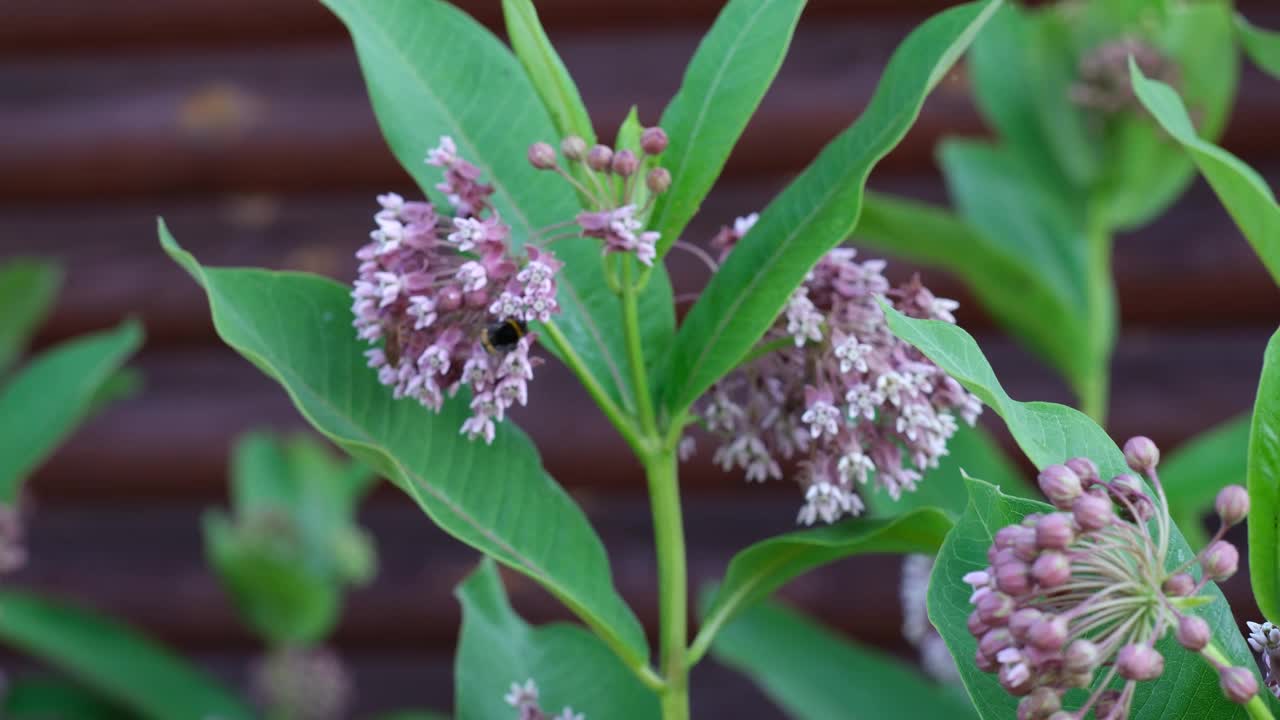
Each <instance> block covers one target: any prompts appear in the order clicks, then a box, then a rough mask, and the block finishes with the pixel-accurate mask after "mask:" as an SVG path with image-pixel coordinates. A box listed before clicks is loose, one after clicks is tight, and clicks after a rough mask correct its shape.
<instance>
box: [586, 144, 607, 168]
mask: <svg viewBox="0 0 1280 720" xmlns="http://www.w3.org/2000/svg"><path fill="white" fill-rule="evenodd" d="M611 162H613V151H612V150H610V149H609V148H608V147H607V146H605V145H596V146H595V147H593V148H591V152H589V153H587V167H589V168H591V169H592V170H595V171H596V172H604V171H605V170H608V169H609V164H610V163H611Z"/></svg>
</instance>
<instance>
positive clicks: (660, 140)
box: [640, 125, 667, 155]
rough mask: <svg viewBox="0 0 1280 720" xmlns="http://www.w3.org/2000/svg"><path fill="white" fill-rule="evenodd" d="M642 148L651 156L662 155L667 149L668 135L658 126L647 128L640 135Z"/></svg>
mask: <svg viewBox="0 0 1280 720" xmlns="http://www.w3.org/2000/svg"><path fill="white" fill-rule="evenodd" d="M640 148H641V149H642V150H644V151H645V152H646V153H649V154H650V155H661V154H662V151H663V150H666V149H667V133H666V131H665V130H663V129H662V128H660V127H658V126H656V125H655V126H653V127H650V128H645V129H644V132H642V133H640Z"/></svg>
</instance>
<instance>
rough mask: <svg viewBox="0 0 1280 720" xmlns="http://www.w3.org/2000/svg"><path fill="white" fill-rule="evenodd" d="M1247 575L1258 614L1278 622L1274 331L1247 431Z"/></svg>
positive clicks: (1279, 427)
mask: <svg viewBox="0 0 1280 720" xmlns="http://www.w3.org/2000/svg"><path fill="white" fill-rule="evenodd" d="M1248 487H1249V499H1250V501H1251V505H1252V507H1251V508H1250V510H1249V576H1250V578H1251V579H1252V581H1253V597H1254V598H1255V599H1257V601H1258V607H1259V608H1260V609H1261V610H1262V615H1263V616H1264V617H1266V618H1267V619H1268V620H1271V621H1280V534H1278V533H1277V529H1278V528H1280V332H1277V333H1276V334H1275V335H1272V336H1271V342H1269V343H1267V351H1266V355H1265V356H1264V357H1263V360H1262V380H1261V382H1259V383H1258V400H1257V403H1256V404H1255V405H1254V406H1253V425H1252V428H1251V429H1250V431H1249V467H1248Z"/></svg>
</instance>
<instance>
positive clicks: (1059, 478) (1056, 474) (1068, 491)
mask: <svg viewBox="0 0 1280 720" xmlns="http://www.w3.org/2000/svg"><path fill="white" fill-rule="evenodd" d="M1039 481H1040V489H1041V490H1042V491H1044V494H1045V496H1047V497H1048V498H1049V502H1052V503H1053V504H1054V506H1055V507H1057V508H1059V509H1061V510H1066V509H1069V508H1070V507H1071V504H1072V503H1074V502H1075V501H1076V498H1078V497H1080V493H1081V492H1083V489H1082V488H1081V487H1080V478H1079V477H1078V476H1077V475H1076V474H1075V473H1074V472H1072V471H1071V468H1069V467H1067V466H1066V465H1050V466H1049V467H1047V468H1045V469H1044V471H1043V472H1041V473H1040V477H1039Z"/></svg>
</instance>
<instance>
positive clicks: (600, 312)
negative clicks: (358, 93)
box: [325, 0, 672, 408]
mask: <svg viewBox="0 0 1280 720" xmlns="http://www.w3.org/2000/svg"><path fill="white" fill-rule="evenodd" d="M325 4H326V5H327V6H328V7H329V9H331V10H332V11H333V12H334V13H335V14H336V15H338V17H339V18H341V19H342V21H343V22H344V23H346V25H347V29H348V30H350V31H351V36H352V38H353V39H354V41H355V46H356V52H357V54H358V55H359V57H360V65H361V67H362V69H363V70H364V76H365V82H366V83H367V85H368V89H369V97H370V99H371V101H372V103H373V109H374V113H375V114H376V115H377V117H378V122H379V124H380V125H381V127H382V133H383V135H384V136H385V137H386V139H387V142H388V144H389V145H390V146H391V149H392V151H393V152H394V153H395V155H396V158H397V159H399V160H400V164H401V165H403V166H404V168H405V169H406V170H407V171H408V172H409V174H410V175H412V176H413V177H414V179H415V180H417V181H418V185H419V186H420V187H421V188H422V189H423V192H425V193H428V194H430V193H431V192H433V191H432V190H431V189H432V188H434V186H435V185H436V183H437V182H439V179H440V177H439V171H438V170H439V169H438V168H434V167H431V166H428V165H426V164H424V163H423V158H424V157H425V155H426V153H427V151H428V150H429V149H431V148H432V147H434V146H435V145H436V144H437V143H438V142H439V138H440V136H442V135H447V136H450V137H452V138H453V139H454V141H455V142H456V143H457V145H458V151H459V153H460V154H461V155H463V156H464V157H466V158H467V159H468V160H470V161H471V162H473V163H474V164H475V165H476V166H477V167H479V168H480V170H481V171H482V173H483V174H484V176H485V178H486V181H487V182H490V183H492V185H493V186H494V189H495V193H494V196H493V204H494V207H495V208H496V209H497V211H498V212H499V213H500V214H501V216H502V219H503V221H505V222H506V223H508V224H510V225H511V228H512V233H513V240H514V243H515V244H517V245H520V244H522V243H524V242H525V241H526V240H528V239H529V238H530V237H532V236H533V235H534V233H535V232H537V231H538V230H539V229H541V228H546V227H548V226H550V225H552V224H555V223H559V222H563V221H565V220H570V219H572V218H573V217H574V215H576V214H577V212H578V210H579V205H578V200H577V198H576V196H575V194H574V191H573V189H572V188H571V187H570V186H569V184H568V183H565V182H561V181H559V180H557V179H555V178H551V177H549V176H548V175H547V174H545V173H539V172H538V171H537V170H535V169H534V168H533V167H532V166H531V165H529V161H528V159H527V152H528V149H529V145H531V144H533V143H534V142H537V141H553V140H555V138H556V128H555V125H554V123H553V122H552V120H551V117H550V116H549V115H548V113H547V110H546V108H545V107H544V106H543V103H542V101H541V100H540V99H539V97H538V95H537V93H536V92H535V91H534V87H533V85H532V84H531V83H530V81H529V78H528V77H527V76H526V74H525V72H524V70H523V68H521V66H520V64H519V62H517V60H516V58H515V57H514V56H513V55H512V54H511V52H510V51H509V50H508V49H507V48H506V47H505V46H504V45H503V44H502V43H501V42H500V41H499V40H498V39H497V38H495V37H494V36H493V35H492V34H491V33H489V32H488V31H487V30H485V29H484V28H483V27H482V26H481V25H480V24H479V23H477V22H475V21H474V20H472V19H471V18H470V17H468V16H467V15H466V14H465V13H463V12H462V11H461V10H459V9H457V8H455V7H453V6H451V5H449V4H448V3H445V2H442V1H441V0H386V1H385V2H377V3H368V2H361V1H359V0H325ZM353 247H354V245H353ZM552 249H553V250H554V251H555V253H556V256H557V257H558V258H559V259H561V260H563V261H564V262H565V267H564V269H563V270H562V271H561V273H560V277H559V279H560V283H559V288H560V291H559V293H560V294H559V298H558V300H559V303H560V307H561V313H560V315H559V316H557V317H556V318H555V320H554V321H553V323H551V325H552V326H554V327H553V328H548V329H549V330H550V331H551V332H549V333H547V334H548V335H549V336H551V337H550V338H549V339H552V342H551V343H548V345H547V347H548V349H550V350H551V351H552V352H554V353H556V354H557V355H558V356H559V357H560V359H561V360H564V361H565V362H566V364H568V365H569V366H570V367H571V368H572V369H573V370H574V371H575V372H577V373H579V374H580V375H584V376H585V377H584V380H585V381H586V382H587V384H588V385H590V386H592V387H599V388H602V391H603V392H604V393H605V394H606V395H607V397H608V398H609V399H610V400H612V402H613V403H615V404H618V405H621V406H622V407H624V408H630V407H633V406H634V403H635V394H634V391H633V389H632V387H631V385H630V383H629V382H628V380H627V378H628V377H629V376H628V374H627V367H626V355H625V352H624V348H625V344H624V340H623V328H622V323H621V321H620V320H619V318H621V317H622V309H621V308H622V306H621V303H620V302H619V301H618V298H617V297H616V296H615V295H614V294H613V292H612V291H611V290H610V289H609V287H608V285H607V284H606V283H605V281H604V278H603V275H602V270H601V268H602V265H601V262H600V243H599V242H598V241H596V240H591V239H587V238H571V239H566V240H560V241H557V242H555V243H553V244H552ZM671 297H672V296H671V284H670V280H669V278H668V277H667V275H666V271H665V270H663V269H662V268H657V269H656V271H655V272H654V273H653V278H652V281H651V282H650V283H649V284H648V286H646V288H645V291H644V292H643V293H642V295H641V297H640V311H641V312H640V317H641V318H646V319H647V318H650V317H655V318H656V317H660V313H661V312H662V311H663V310H662V308H663V307H664V306H666V305H670V304H671V302H672V300H671ZM646 322H648V320H646ZM559 333H562V334H563V337H564V339H565V341H566V342H567V343H568V346H569V347H567V348H566V347H559V346H558V345H559V343H558V341H557V340H555V339H554V337H555V336H557V335H558V334H559Z"/></svg>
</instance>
